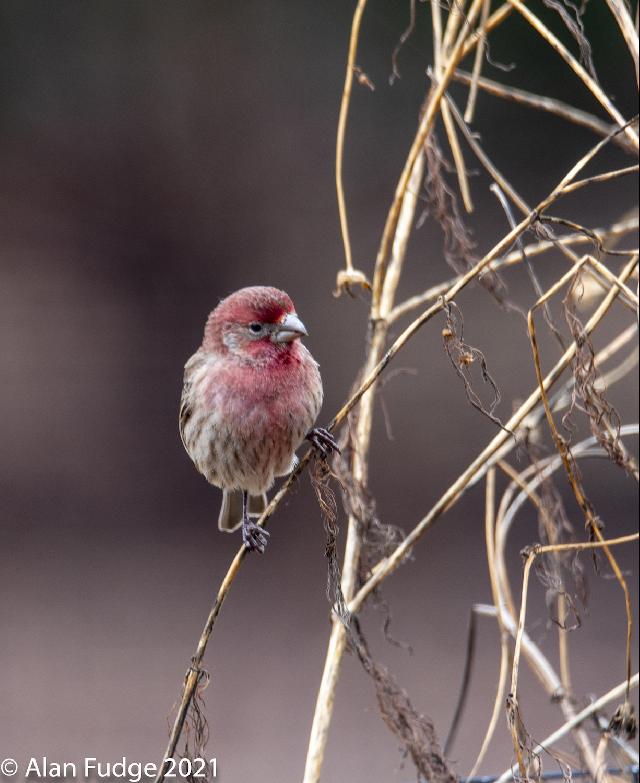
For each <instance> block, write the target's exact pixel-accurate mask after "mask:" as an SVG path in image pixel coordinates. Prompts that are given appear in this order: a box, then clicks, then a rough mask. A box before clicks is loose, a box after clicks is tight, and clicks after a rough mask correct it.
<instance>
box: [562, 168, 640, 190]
mask: <svg viewBox="0 0 640 783" xmlns="http://www.w3.org/2000/svg"><path fill="white" fill-rule="evenodd" d="M639 168H640V167H639V166H638V164H637V163H636V164H635V166H625V168H623V169H615V170H614V171H607V172H605V173H604V174H596V175H595V176H593V177H587V178H586V179H579V180H576V182H572V183H571V184H570V185H567V186H566V188H565V189H564V192H565V194H566V193H573V191H574V190H580V188H583V187H585V185H591V184H593V183H595V182H608V181H609V180H612V179H617V178H618V177H624V176H626V175H627V174H637V173H638V170H639Z"/></svg>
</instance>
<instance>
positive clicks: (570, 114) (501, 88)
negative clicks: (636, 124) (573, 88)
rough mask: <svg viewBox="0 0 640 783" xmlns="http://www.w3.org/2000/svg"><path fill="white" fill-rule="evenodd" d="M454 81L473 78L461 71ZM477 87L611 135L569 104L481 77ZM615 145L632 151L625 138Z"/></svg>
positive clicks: (607, 125)
mask: <svg viewBox="0 0 640 783" xmlns="http://www.w3.org/2000/svg"><path fill="white" fill-rule="evenodd" d="M453 79H454V81H459V82H462V83H463V84H471V83H472V79H473V76H472V74H470V73H467V72H466V71H463V70H461V69H458V70H456V72H455V73H454V74H453ZM477 84H478V87H480V89H482V90H484V91H485V92H488V93H489V94H491V95H495V96H496V97H498V98H504V99H506V100H512V101H515V102H516V103H520V104H522V105H523V106H529V107H531V108H532V109H536V110H540V111H546V112H548V113H550V114H555V115H556V116H558V117H562V118H563V119H565V120H568V121H569V122H573V123H574V124H576V125H580V126H582V127H584V128H589V130H592V131H593V132H594V133H597V134H598V135H599V136H606V135H608V134H609V133H611V131H612V129H613V126H612V125H611V124H610V123H607V122H603V121H602V120H601V119H600V118H599V117H596V116H595V115H594V114H590V113H589V112H587V111H584V110H582V109H577V108H576V107H575V106H571V104H569V103H565V102H564V101H559V100H558V99H557V98H551V97H548V96H546V95H537V94H536V93H533V92H529V91H528V90H521V89H519V88H518V87H512V86H510V85H509V86H507V85H505V84H501V83H500V82H496V81H494V80H493V79H488V78H486V77H484V76H481V77H479V78H478V80H477ZM615 143H616V144H619V145H620V146H622V147H624V148H625V149H626V150H628V151H629V150H631V149H633V147H632V145H630V143H629V141H628V140H627V138H626V137H618V138H617V139H616V140H615Z"/></svg>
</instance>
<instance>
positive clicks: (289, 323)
mask: <svg viewBox="0 0 640 783" xmlns="http://www.w3.org/2000/svg"><path fill="white" fill-rule="evenodd" d="M307 334H308V332H307V330H306V328H305V325H304V324H303V323H302V321H301V320H300V319H299V318H298V316H297V315H296V314H295V313H288V314H287V315H285V317H284V318H283V319H282V321H280V325H279V326H278V330H277V331H276V332H274V335H273V341H274V342H276V343H290V342H291V341H292V340H296V339H297V338H298V337H304V336H305V335H307Z"/></svg>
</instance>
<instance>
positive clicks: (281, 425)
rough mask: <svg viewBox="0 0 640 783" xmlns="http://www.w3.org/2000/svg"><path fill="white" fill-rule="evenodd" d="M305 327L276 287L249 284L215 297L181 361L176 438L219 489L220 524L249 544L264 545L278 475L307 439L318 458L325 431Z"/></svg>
mask: <svg viewBox="0 0 640 783" xmlns="http://www.w3.org/2000/svg"><path fill="white" fill-rule="evenodd" d="M306 334H307V330H306V328H305V326H304V324H303V323H302V321H301V320H300V318H298V316H297V314H296V312H295V308H294V306H293V302H292V301H291V299H290V298H289V296H287V294H285V292H284V291H280V290H278V289H277V288H270V287H268V286H251V287H249V288H242V289H240V290H239V291H236V292H235V293H234V294H231V295H230V296H228V297H227V298H226V299H223V300H222V301H221V302H220V304H219V305H218V306H217V307H216V308H215V310H213V311H212V312H211V313H210V314H209V317H208V319H207V323H206V325H205V329H204V337H203V340H202V345H201V346H200V348H198V350H197V351H196V352H195V353H194V354H193V356H192V357H191V358H190V359H189V361H188V362H187V363H186V365H185V368H184V370H185V371H184V386H183V389H182V400H181V405H180V436H181V438H182V442H183V444H184V447H185V449H186V450H187V453H188V454H189V456H190V457H191V459H192V460H193V463H194V464H195V466H196V468H197V469H198V471H199V472H200V473H202V475H203V476H204V477H205V478H206V479H207V481H208V482H209V483H210V484H213V485H214V486H216V487H220V488H221V489H222V490H223V496H222V508H221V509H220V516H219V518H218V527H219V528H220V530H224V531H226V532H232V531H234V530H236V529H237V528H238V527H240V526H242V540H243V542H244V545H245V546H246V548H247V549H248V550H251V551H253V550H257V551H258V552H260V553H262V552H264V550H265V547H266V544H267V538H268V536H269V533H268V532H267V531H266V530H264V529H263V528H261V527H260V526H259V525H257V524H256V523H255V522H254V521H253V520H252V519H251V517H257V516H260V514H261V513H262V511H264V509H265V507H266V503H267V498H266V494H265V493H266V492H267V490H268V489H270V487H271V486H272V485H273V482H274V480H275V477H276V476H285V475H287V474H288V473H290V472H291V471H292V470H293V469H294V468H295V466H296V464H297V458H296V456H295V451H296V449H297V448H298V447H299V446H300V444H301V443H302V442H303V441H304V440H305V439H308V440H309V441H311V443H313V445H314V446H315V447H316V448H317V449H319V450H320V452H321V454H322V455H323V456H326V455H328V454H330V453H331V452H332V451H337V450H338V447H337V444H336V442H335V440H334V439H333V436H332V435H331V433H330V432H328V431H327V430H324V429H322V428H313V424H314V422H315V420H316V418H317V416H318V413H319V411H320V406H321V405H322V380H321V378H320V372H319V370H318V364H317V362H316V361H315V360H314V358H313V357H312V356H311V354H310V353H309V351H308V350H307V349H306V348H305V346H304V345H303V344H302V343H301V341H300V338H301V337H304V336H305V335H306Z"/></svg>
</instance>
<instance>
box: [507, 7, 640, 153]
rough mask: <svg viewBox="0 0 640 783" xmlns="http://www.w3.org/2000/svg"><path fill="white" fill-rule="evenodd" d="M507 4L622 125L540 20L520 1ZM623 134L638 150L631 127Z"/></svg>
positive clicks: (592, 81)
mask: <svg viewBox="0 0 640 783" xmlns="http://www.w3.org/2000/svg"><path fill="white" fill-rule="evenodd" d="M509 3H510V4H511V5H512V6H513V7H514V8H515V9H516V10H517V11H518V12H519V13H520V14H522V16H523V17H524V18H525V19H526V20H527V22H529V24H530V25H531V26H532V27H533V28H534V30H536V31H537V32H538V33H539V34H540V35H541V36H542V38H544V39H545V41H547V43H548V44H549V45H550V46H551V47H552V48H553V49H555V51H556V52H557V53H558V54H559V55H560V57H562V59H563V60H564V61H565V62H566V63H567V65H568V66H569V67H570V68H571V70H572V71H573V72H574V73H575V74H576V75H577V76H578V77H579V78H580V79H581V80H582V82H583V83H584V84H585V86H586V87H587V88H588V89H589V90H590V92H591V93H592V94H593V96H594V97H595V98H596V100H597V101H598V102H599V103H600V105H601V106H602V107H603V108H604V109H605V110H606V111H607V112H608V114H609V115H610V116H611V117H612V118H613V119H614V120H615V121H616V122H617V123H618V124H619V125H624V124H625V120H624V118H623V116H622V115H621V114H620V112H619V111H618V110H617V109H616V107H615V106H614V105H613V104H612V103H611V101H610V100H609V98H608V97H607V95H606V94H605V93H604V91H603V90H602V88H601V87H600V85H599V84H598V83H597V82H596V81H595V79H593V78H592V77H591V76H590V75H589V73H587V71H586V70H585V69H584V68H583V67H582V65H580V63H579V62H578V61H577V60H576V58H575V57H574V56H573V55H572V54H571V52H570V51H569V50H568V49H567V48H566V46H564V44H563V43H561V42H560V41H559V40H558V38H556V36H555V35H554V34H553V33H552V32H551V30H549V28H548V27H546V26H545V25H544V24H543V23H542V22H541V21H540V19H538V17H537V16H536V15H535V14H534V13H533V12H532V11H530V10H529V9H528V8H527V7H526V6H525V5H523V3H521V2H520V0H509ZM625 134H626V135H627V137H628V139H629V140H630V141H631V143H632V144H633V146H634V149H636V150H637V149H638V136H637V134H636V133H635V131H634V130H633V129H632V128H631V127H627V128H626V129H625Z"/></svg>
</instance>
